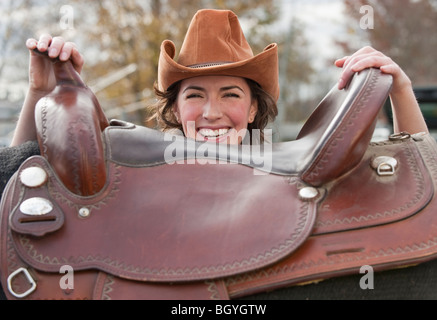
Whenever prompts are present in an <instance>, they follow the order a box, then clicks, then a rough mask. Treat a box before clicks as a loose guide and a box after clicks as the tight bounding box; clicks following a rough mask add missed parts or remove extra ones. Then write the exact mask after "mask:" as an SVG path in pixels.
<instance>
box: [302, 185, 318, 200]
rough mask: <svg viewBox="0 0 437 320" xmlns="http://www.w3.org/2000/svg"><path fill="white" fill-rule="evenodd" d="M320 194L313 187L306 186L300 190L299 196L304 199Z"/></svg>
mask: <svg viewBox="0 0 437 320" xmlns="http://www.w3.org/2000/svg"><path fill="white" fill-rule="evenodd" d="M318 195H319V191H318V190H317V189H316V188H313V187H305V188H302V189H300V190H299V196H300V198H301V199H302V200H311V199H314V198H315V197H317V196H318Z"/></svg>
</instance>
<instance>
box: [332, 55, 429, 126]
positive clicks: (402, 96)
mask: <svg viewBox="0 0 437 320" xmlns="http://www.w3.org/2000/svg"><path fill="white" fill-rule="evenodd" d="M335 65H336V66H337V67H339V68H343V72H342V73H341V76H340V80H339V81H338V89H340V90H341V89H343V88H345V87H346V85H347V84H348V83H349V81H350V80H351V79H352V76H353V75H354V73H355V72H359V71H361V70H364V69H367V68H372V67H374V68H379V69H380V70H381V71H382V72H383V73H387V74H391V75H392V77H393V86H392V88H391V91H390V100H391V104H392V110H393V128H394V131H395V132H401V131H406V132H409V133H417V132H428V128H427V126H426V123H425V120H424V119H423V116H422V112H421V110H420V107H419V104H418V103H417V100H416V97H415V95H414V92H413V87H412V83H411V80H410V78H409V77H408V76H407V75H406V74H405V72H404V71H403V70H402V69H401V68H400V67H399V65H397V64H396V63H395V62H394V61H393V60H392V59H391V58H389V57H387V56H386V55H384V54H383V53H381V52H379V51H377V50H375V49H373V48H372V47H364V48H362V49H360V50H358V51H357V52H355V53H354V54H353V55H351V56H347V57H344V58H341V59H338V60H337V61H335Z"/></svg>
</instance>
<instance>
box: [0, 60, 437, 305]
mask: <svg viewBox="0 0 437 320" xmlns="http://www.w3.org/2000/svg"><path fill="white" fill-rule="evenodd" d="M53 64H54V67H55V70H56V75H57V79H58V86H57V87H56V89H55V90H54V91H53V92H52V93H51V94H49V95H48V96H46V97H44V98H43V99H41V100H40V101H39V102H38V104H37V108H36V114H35V118H36V125H37V131H38V142H39V145H40V151H41V156H33V157H31V158H28V159H27V160H26V161H25V162H24V163H23V164H22V165H21V167H20V168H19V170H18V171H17V172H16V173H15V175H14V176H13V177H12V178H11V180H10V181H9V183H8V185H7V187H6V189H5V191H4V194H3V197H2V201H1V212H0V214H1V216H0V218H1V220H0V228H1V229H0V235H1V247H0V263H1V264H0V273H1V278H0V279H1V283H2V285H3V286H4V291H5V293H6V295H7V297H8V298H9V299H41V298H44V299H52V298H55V299H229V298H238V297H243V296H247V295H250V294H253V293H258V292H263V291H266V290H273V289H276V288H281V287H284V286H291V285H296V284H302V283H307V282H313V281H319V280H321V279H326V278H331V277H335V276H340V275H347V274H352V273H358V271H359V269H360V267H361V266H363V265H371V266H372V267H373V268H374V269H375V270H377V271H378V270H386V269H392V268H397V267H400V266H409V265H413V264H417V263H420V262H424V261H428V260H430V259H433V258H434V257H435V255H436V253H437V223H435V222H436V221H437V220H436V219H437V218H436V217H435V214H434V212H435V210H436V206H437V203H436V202H435V200H434V188H435V183H436V181H437V163H436V159H437V148H436V143H435V141H434V140H433V139H432V138H431V137H430V136H429V135H425V134H416V135H410V134H408V133H401V134H397V135H393V136H391V137H390V139H388V140H387V141H383V142H377V143H374V142H370V141H371V137H372V134H373V131H374V128H375V123H376V118H377V115H378V112H379V110H380V109H381V107H382V106H383V104H384V102H385V101H386V99H387V96H388V92H389V90H390V87H391V84H392V78H391V76H389V75H385V74H382V73H381V72H380V71H379V70H378V69H367V70H364V71H362V72H360V73H358V74H356V75H355V76H354V78H353V79H352V81H351V82H350V83H349V85H348V87H347V88H346V89H345V90H341V91H339V90H337V89H336V88H335V87H334V88H333V89H332V90H331V91H330V92H329V93H328V94H327V95H326V97H325V98H324V99H323V100H322V101H321V103H320V104H319V106H318V107H317V108H316V110H315V111H314V112H313V114H312V115H311V116H310V118H309V119H308V121H307V122H306V123H305V125H304V127H303V128H302V130H301V132H300V134H299V136H298V137H297V139H296V140H294V141H288V142H281V143H273V144H261V145H244V144H243V145H239V146H233V145H215V144H211V143H201V142H196V141H193V140H190V139H187V138H185V137H183V136H177V135H172V134H169V133H163V132H159V131H156V130H153V129H150V128H147V127H143V126H138V125H134V124H131V123H127V122H123V121H119V120H112V121H108V120H107V119H106V117H105V115H104V113H103V111H102V109H101V108H100V106H99V104H98V101H97V99H96V98H95V96H94V94H93V93H92V92H91V90H90V89H89V88H87V87H86V85H85V84H84V83H83V81H82V80H81V78H80V77H79V75H78V74H77V73H76V72H75V71H74V68H73V67H72V65H71V63H69V62H60V61H56V60H54V61H53ZM65 268H67V269H65ZM62 270H70V273H68V274H67V273H66V272H65V271H62ZM67 276H68V277H67ZM66 279H67V280H66ZM63 281H64V282H65V283H63ZM67 284H68V285H67Z"/></svg>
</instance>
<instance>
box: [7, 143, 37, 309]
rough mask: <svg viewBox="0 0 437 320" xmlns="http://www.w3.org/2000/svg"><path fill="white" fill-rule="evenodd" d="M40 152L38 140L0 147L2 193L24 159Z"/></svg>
mask: <svg viewBox="0 0 437 320" xmlns="http://www.w3.org/2000/svg"><path fill="white" fill-rule="evenodd" d="M38 154H39V147H38V143H37V142H36V141H29V142H26V143H23V144H22V145H19V146H16V147H4V148H0V195H2V194H3V190H4V189H5V187H6V184H7V183H8V181H9V179H10V178H11V177H12V175H13V174H14V173H15V172H16V171H17V170H18V168H19V167H20V165H21V164H22V163H23V161H24V160H26V159H27V158H29V157H31V156H34V155H38ZM5 299H6V296H5V294H4V292H3V290H2V286H1V284H0V300H5Z"/></svg>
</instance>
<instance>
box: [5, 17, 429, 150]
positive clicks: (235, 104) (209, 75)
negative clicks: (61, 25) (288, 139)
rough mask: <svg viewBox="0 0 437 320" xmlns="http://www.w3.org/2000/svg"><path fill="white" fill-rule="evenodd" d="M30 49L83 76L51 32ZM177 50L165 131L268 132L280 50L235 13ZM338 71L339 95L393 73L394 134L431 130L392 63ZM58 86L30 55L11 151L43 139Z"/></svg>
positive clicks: (367, 58) (165, 80) (375, 57)
mask: <svg viewBox="0 0 437 320" xmlns="http://www.w3.org/2000/svg"><path fill="white" fill-rule="evenodd" d="M26 45H27V48H28V49H29V50H33V49H35V48H37V49H38V50H39V51H42V52H45V51H48V55H49V57H51V58H57V57H58V58H59V59H60V60H62V61H66V60H68V59H70V60H71V61H72V63H73V65H74V67H75V69H76V70H77V71H78V72H80V71H81V70H82V67H83V64H84V59H83V57H82V55H81V54H80V53H79V51H78V50H77V48H76V46H75V44H74V43H72V42H65V41H64V40H63V39H62V38H60V37H54V38H52V37H51V36H50V35H47V34H45V35H42V36H41V37H40V38H39V40H38V41H37V40H35V39H29V40H28V41H27V42H26ZM193 48H196V49H195V51H193ZM175 52H176V49H175V46H174V44H173V43H172V42H171V41H169V40H166V41H164V42H163V43H162V45H161V54H160V58H159V67H158V82H157V84H156V86H155V91H156V92H157V96H158V98H159V103H158V104H157V105H156V106H155V107H154V112H155V113H154V118H156V119H157V121H158V123H159V125H160V127H161V128H162V129H163V130H169V129H175V128H176V129H180V130H182V131H183V133H184V134H185V136H187V137H190V138H193V139H198V140H207V141H214V142H221V143H223V142H224V143H240V142H241V140H242V137H243V136H244V133H243V134H242V131H244V130H248V131H249V133H250V131H251V130H252V129H259V130H261V132H262V130H263V129H264V128H265V126H266V125H267V124H268V123H269V122H270V121H273V120H274V118H275V116H276V115H277V107H276V101H277V99H278V96H279V84H278V54H277V45H276V44H271V45H269V46H267V47H266V49H264V51H263V52H261V53H259V54H258V55H256V56H254V55H253V53H252V50H251V48H250V46H249V44H248V43H247V41H246V39H245V37H244V34H243V32H242V30H241V27H240V24H239V22H238V18H237V16H236V15H235V14H234V13H232V12H231V11H226V10H200V11H199V12H198V13H197V14H196V15H195V16H194V18H193V20H192V22H191V24H190V26H189V28H188V31H187V34H186V37H185V40H184V43H183V45H182V48H181V51H180V54H179V57H178V60H177V61H175V60H174V59H173V58H174V56H175ZM335 65H336V66H337V67H339V68H343V72H342V73H341V76H340V80H339V84H338V87H339V89H343V88H344V87H345V86H346V84H347V83H348V81H349V80H350V79H351V77H352V76H353V74H354V73H355V72H358V71H360V70H363V69H366V68H370V67H377V68H380V69H381V71H382V72H384V73H388V74H391V75H392V76H393V88H392V90H391V92H390V98H391V102H392V108H393V114H394V129H395V132H400V131H407V132H410V133H417V132H427V131H428V129H427V126H426V124H425V121H424V119H423V117H422V114H421V112H420V108H419V106H418V103H417V101H416V98H415V96H414V93H413V89H412V84H411V81H410V79H409V78H408V76H407V75H406V74H405V73H404V72H403V71H402V69H401V68H400V67H399V66H398V65H397V64H396V63H395V62H393V61H392V60H391V59H390V58H389V57H387V56H385V55H384V54H382V53H381V52H378V51H377V50H375V49H373V48H371V47H365V48H362V49H361V50H358V51H357V52H355V53H354V54H353V55H352V56H349V57H344V58H342V59H339V60H337V61H336V62H335ZM54 86H55V80H54V77H53V70H52V66H51V64H50V63H47V61H46V59H44V58H41V57H40V56H38V55H36V54H35V53H33V52H32V51H30V68H29V91H28V94H27V96H26V99H25V102H24V105H23V109H22V112H21V115H20V118H19V121H18V123H17V128H16V131H15V134H14V136H13V140H12V144H11V145H12V146H16V145H19V144H22V143H24V142H26V141H29V140H36V135H35V124H34V115H33V114H34V108H35V104H36V102H37V101H38V100H39V99H40V98H41V97H43V96H44V95H46V94H47V93H49V92H50V91H51V90H52V89H53V88H54Z"/></svg>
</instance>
